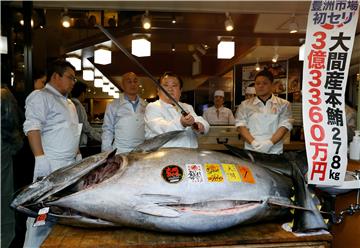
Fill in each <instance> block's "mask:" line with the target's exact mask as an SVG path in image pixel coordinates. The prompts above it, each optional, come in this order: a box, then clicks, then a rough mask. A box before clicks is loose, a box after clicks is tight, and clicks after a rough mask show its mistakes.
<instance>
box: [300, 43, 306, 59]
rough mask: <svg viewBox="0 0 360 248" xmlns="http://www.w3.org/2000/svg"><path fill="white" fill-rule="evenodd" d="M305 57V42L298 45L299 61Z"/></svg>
mask: <svg viewBox="0 0 360 248" xmlns="http://www.w3.org/2000/svg"><path fill="white" fill-rule="evenodd" d="M304 59H305V44H302V45H301V46H300V47H299V61H304Z"/></svg>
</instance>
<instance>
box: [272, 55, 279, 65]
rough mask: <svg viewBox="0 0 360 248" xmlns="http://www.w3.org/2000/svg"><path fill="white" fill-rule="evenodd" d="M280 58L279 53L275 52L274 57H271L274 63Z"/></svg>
mask: <svg viewBox="0 0 360 248" xmlns="http://www.w3.org/2000/svg"><path fill="white" fill-rule="evenodd" d="M278 59H279V54H275V55H274V57H273V58H272V59H271V61H272V62H273V63H276V62H277V61H278Z"/></svg>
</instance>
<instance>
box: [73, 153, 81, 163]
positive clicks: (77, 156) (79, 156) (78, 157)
mask: <svg viewBox="0 0 360 248" xmlns="http://www.w3.org/2000/svg"><path fill="white" fill-rule="evenodd" d="M80 160H82V155H81V153H78V154H76V157H75V161H76V162H77V161H80Z"/></svg>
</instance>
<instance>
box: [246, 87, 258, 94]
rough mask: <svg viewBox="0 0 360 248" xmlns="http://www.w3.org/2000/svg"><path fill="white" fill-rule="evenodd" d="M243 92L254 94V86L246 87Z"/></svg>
mask: <svg viewBox="0 0 360 248" xmlns="http://www.w3.org/2000/svg"><path fill="white" fill-rule="evenodd" d="M245 94H248V95H256V91H255V87H247V88H246V90H245Z"/></svg>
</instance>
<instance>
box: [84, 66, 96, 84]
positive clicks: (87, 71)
mask: <svg viewBox="0 0 360 248" xmlns="http://www.w3.org/2000/svg"><path fill="white" fill-rule="evenodd" d="M83 79H84V80H86V81H93V80H94V71H93V70H92V69H91V68H84V69H83Z"/></svg>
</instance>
